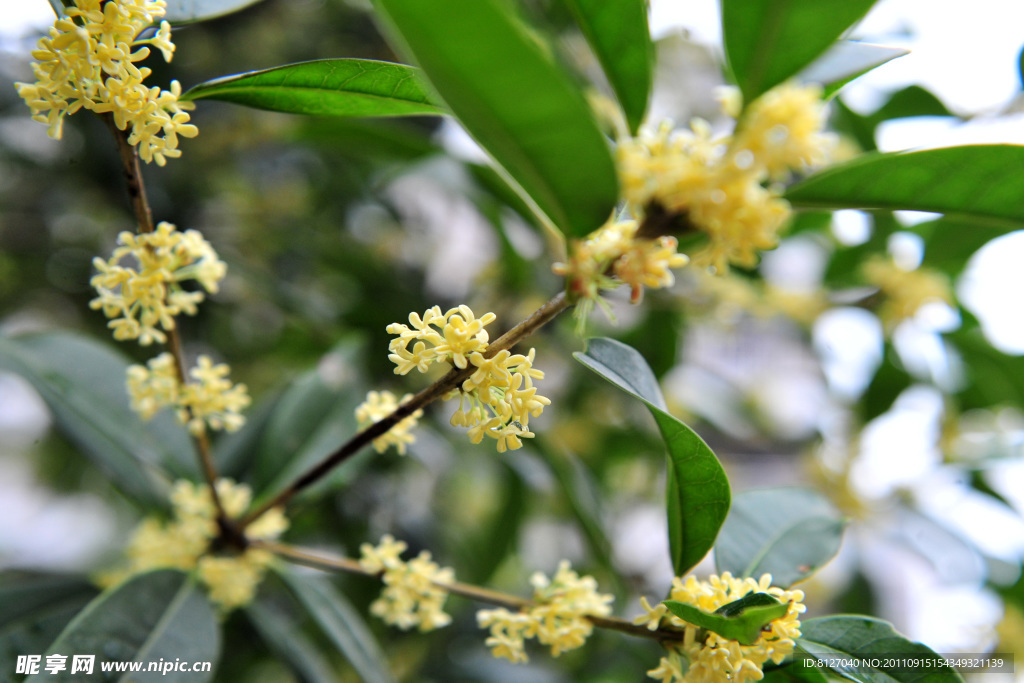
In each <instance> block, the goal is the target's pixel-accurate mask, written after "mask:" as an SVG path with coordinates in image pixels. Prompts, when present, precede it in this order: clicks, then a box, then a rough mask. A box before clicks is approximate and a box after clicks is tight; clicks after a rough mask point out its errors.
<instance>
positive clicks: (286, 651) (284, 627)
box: [245, 602, 338, 683]
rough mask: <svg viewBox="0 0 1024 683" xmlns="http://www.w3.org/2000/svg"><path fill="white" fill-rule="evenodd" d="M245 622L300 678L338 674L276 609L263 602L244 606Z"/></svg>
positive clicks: (330, 677) (329, 677) (323, 678)
mask: <svg viewBox="0 0 1024 683" xmlns="http://www.w3.org/2000/svg"><path fill="white" fill-rule="evenodd" d="M245 615H246V616H247V617H248V618H249V623H250V624H252V627H253V628H254V629H256V632H257V633H259V634H260V637H261V638H262V639H263V642H264V644H266V646H267V649H269V650H270V651H271V652H274V653H276V654H277V656H278V657H279V658H280V659H282V660H283V661H284V662H286V663H287V664H288V665H289V666H290V667H291V668H292V670H293V671H294V672H295V673H296V674H297V675H298V676H299V677H300V680H302V681H314V682H316V683H319V682H320V681H334V680H337V678H338V674H337V672H335V671H334V669H333V667H332V666H331V664H330V663H329V662H328V661H327V660H326V659H325V658H324V655H323V654H322V653H321V652H320V650H319V649H317V647H316V645H314V644H313V641H312V640H311V639H310V638H308V637H307V636H306V635H305V634H304V633H303V632H302V631H301V630H300V629H299V628H298V626H297V624H296V623H295V620H294V619H291V618H289V617H288V616H287V615H285V614H284V612H282V611H281V610H280V609H278V608H277V607H275V606H273V605H272V604H270V603H266V602H254V603H252V604H251V605H249V606H248V607H246V608H245Z"/></svg>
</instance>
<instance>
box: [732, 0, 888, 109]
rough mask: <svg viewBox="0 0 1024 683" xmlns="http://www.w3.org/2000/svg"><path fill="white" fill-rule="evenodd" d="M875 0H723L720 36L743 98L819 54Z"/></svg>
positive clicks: (768, 86)
mask: <svg viewBox="0 0 1024 683" xmlns="http://www.w3.org/2000/svg"><path fill="white" fill-rule="evenodd" d="M873 4H875V0H847V1H846V2H837V3H832V4H830V5H829V7H828V11H822V6H821V3H820V2H817V0H722V39H723V41H724V43H725V54H726V58H727V59H728V61H729V68H730V69H731V70H732V73H733V76H734V77H735V79H736V83H737V85H739V87H740V90H741V91H742V92H743V99H744V101H745V102H750V101H752V100H754V99H755V98H756V97H757V96H758V95H760V94H761V93H763V92H765V91H767V90H770V89H771V88H773V87H774V86H776V85H778V84H779V83H782V82H783V81H785V80H786V79H788V78H790V77H791V76H795V75H796V74H797V73H798V72H799V71H800V70H801V69H803V68H804V67H806V66H807V65H808V64H810V63H811V62H813V61H814V60H815V59H817V58H818V57H819V56H820V55H821V54H823V53H824V52H825V51H826V50H827V49H828V48H829V47H830V46H831V45H832V44H833V43H834V42H835V41H836V39H837V38H839V36H841V35H842V34H843V32H844V31H846V29H847V28H849V27H850V26H851V25H852V24H853V23H854V22H856V21H858V20H859V19H860V18H861V17H863V16H864V15H865V14H866V13H867V11H868V10H869V9H871V6H872V5H873Z"/></svg>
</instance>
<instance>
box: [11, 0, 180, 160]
mask: <svg viewBox="0 0 1024 683" xmlns="http://www.w3.org/2000/svg"><path fill="white" fill-rule="evenodd" d="M165 6H166V3H164V1H163V0H75V3H74V5H73V6H70V7H67V8H66V9H65V16H62V17H59V18H58V19H57V20H56V22H55V23H54V25H53V27H52V28H50V31H49V34H48V35H47V36H44V37H43V38H40V39H39V43H38V45H37V46H36V49H35V50H34V51H33V52H32V57H33V59H35V60H36V61H35V62H33V63H32V70H33V72H34V73H35V76H36V79H37V80H36V82H35V83H16V84H15V86H16V87H17V89H18V94H19V95H20V96H21V97H22V99H24V100H25V102H26V103H27V104H28V106H29V107H30V108H31V109H32V118H34V119H35V120H37V121H41V122H43V123H46V124H47V125H48V126H49V134H50V137H53V138H60V137H61V132H62V126H63V123H64V116H65V115H67V114H73V113H75V112H76V111H78V110H79V109H91V110H92V111H94V112H96V113H100V114H102V113H110V114H111V115H112V116H113V118H114V123H115V124H116V125H117V127H118V128H119V129H120V130H128V129H129V127H130V133H129V137H128V142H129V143H130V144H132V145H135V146H136V147H137V149H138V150H139V156H140V157H141V158H142V159H143V160H144V161H146V162H150V161H156V163H157V164H158V165H160V166H163V165H164V164H165V163H167V159H168V158H173V157H178V156H181V150H179V149H178V137H179V136H181V137H187V138H191V137H195V136H196V135H197V134H198V132H199V131H198V129H197V128H196V127H195V126H194V125H192V124H191V123H189V115H188V113H187V112H186V111H185V110H186V109H191V108H192V106H193V105H192V103H190V102H179V101H178V98H179V97H180V95H181V85H180V84H179V83H178V82H177V81H172V82H171V89H170V90H161V89H160V88H157V87H147V86H146V85H144V84H143V81H144V80H145V79H146V77H148V76H149V75H150V73H152V70H151V69H149V68H148V67H141V68H140V67H138V66H136V63H137V62H141V61H142V60H144V59H146V57H148V56H149V52H150V50H149V47H147V45H152V46H153V47H156V48H157V49H158V50H160V52H161V53H162V54H163V57H164V59H165V60H166V61H168V62H169V61H171V57H172V56H173V55H174V43H172V42H171V25H170V24H169V23H167V22H166V21H163V22H161V23H160V27H159V29H158V30H157V31H156V32H155V33H154V34H153V35H152V36H151V37H149V38H140V34H141V33H142V32H143V30H144V29H146V28H147V27H149V26H150V25H151V24H152V23H153V22H154V21H155V20H156V19H158V18H160V17H162V16H163V15H164V12H165Z"/></svg>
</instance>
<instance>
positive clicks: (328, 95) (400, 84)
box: [181, 59, 444, 117]
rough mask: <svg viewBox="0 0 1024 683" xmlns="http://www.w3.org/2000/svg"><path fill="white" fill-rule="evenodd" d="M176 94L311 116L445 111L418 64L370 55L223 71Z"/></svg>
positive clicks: (408, 114)
mask: <svg viewBox="0 0 1024 683" xmlns="http://www.w3.org/2000/svg"><path fill="white" fill-rule="evenodd" d="M181 99H183V100H200V99H212V100H223V101H225V102H234V103H235V104H244V105H245V106H248V107H254V108H256V109H268V110H270V111H283V112H286V113H289V114H308V115H313V116H342V117H350V116H356V117H358V116H412V115H421V114H443V113H444V109H442V107H441V105H440V104H438V103H437V102H436V100H435V98H434V97H433V96H432V95H431V93H430V92H429V90H428V88H427V86H426V85H425V84H424V82H423V80H422V77H421V76H420V73H419V69H416V68H414V67H411V66H407V65H405V64H393V63H391V62H378V61H375V60H372V59H317V60H314V61H312V62H298V63H296V64H286V65H284V66H276V67H274V68H272V69H263V70H262V71H249V72H247V73H243V74H236V75H234V76H224V77H223V78H215V79H213V80H211V81H206V82H205V83H200V84H199V85H196V86H193V87H192V88H191V89H189V90H188V92H186V93H184V94H183V95H182V96H181Z"/></svg>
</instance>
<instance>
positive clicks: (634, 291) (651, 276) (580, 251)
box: [552, 220, 690, 303]
mask: <svg viewBox="0 0 1024 683" xmlns="http://www.w3.org/2000/svg"><path fill="white" fill-rule="evenodd" d="M638 229H639V223H637V222H636V221H614V220H613V221H609V222H608V223H606V224H605V225H603V226H601V227H600V228H598V229H597V230H595V231H594V232H593V233H591V234H590V235H589V236H588V237H587V239H586V240H584V241H582V242H580V243H578V244H577V245H576V247H575V249H573V253H572V256H571V258H570V259H569V261H568V263H556V264H554V266H553V268H552V270H554V272H555V274H557V275H562V276H564V277H566V278H567V279H568V289H569V292H571V293H572V294H574V295H576V296H578V297H580V298H582V299H584V300H587V299H591V300H596V299H597V297H598V293H599V292H600V290H602V289H613V288H615V287H617V286H618V285H619V284H620V283H623V282H624V283H626V284H627V285H629V287H630V290H631V296H630V299H631V301H632V302H633V303H638V302H639V301H640V299H641V297H642V296H643V293H644V287H651V288H653V289H658V288H661V287H671V286H672V284H673V283H674V282H675V277H674V276H673V275H672V270H671V269H672V268H682V267H683V266H685V265H686V264H687V263H689V262H690V259H689V257H688V256H686V255H685V254H679V253H677V252H676V249H677V247H678V246H679V242H678V240H676V238H675V237H672V236H669V235H662V236H660V237H657V238H655V239H645V238H642V237H637V230H638Z"/></svg>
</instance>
